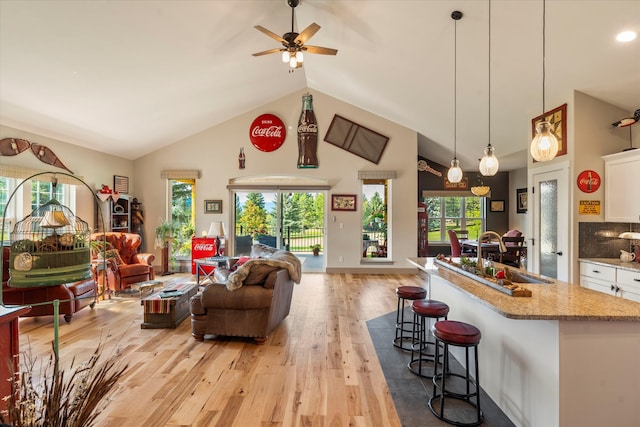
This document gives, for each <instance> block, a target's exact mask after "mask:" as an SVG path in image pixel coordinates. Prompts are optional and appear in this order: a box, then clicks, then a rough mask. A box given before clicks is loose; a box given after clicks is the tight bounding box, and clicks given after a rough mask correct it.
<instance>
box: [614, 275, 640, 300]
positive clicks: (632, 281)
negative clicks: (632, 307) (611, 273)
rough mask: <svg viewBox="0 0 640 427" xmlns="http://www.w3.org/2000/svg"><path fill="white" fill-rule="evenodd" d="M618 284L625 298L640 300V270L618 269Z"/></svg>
mask: <svg viewBox="0 0 640 427" xmlns="http://www.w3.org/2000/svg"><path fill="white" fill-rule="evenodd" d="M616 285H617V286H618V287H619V288H620V291H619V293H620V295H621V296H622V297H623V298H626V299H630V300H632V301H635V302H640V271H637V272H635V271H629V270H622V269H618V271H617V273H616Z"/></svg>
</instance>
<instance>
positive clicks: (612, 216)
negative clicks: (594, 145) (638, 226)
mask: <svg viewBox="0 0 640 427" xmlns="http://www.w3.org/2000/svg"><path fill="white" fill-rule="evenodd" d="M602 159H603V160H604V220H605V221H608V222H640V188H638V184H639V182H638V177H640V150H629V151H623V152H622V153H616V154H610V155H608V156H603V157H602Z"/></svg>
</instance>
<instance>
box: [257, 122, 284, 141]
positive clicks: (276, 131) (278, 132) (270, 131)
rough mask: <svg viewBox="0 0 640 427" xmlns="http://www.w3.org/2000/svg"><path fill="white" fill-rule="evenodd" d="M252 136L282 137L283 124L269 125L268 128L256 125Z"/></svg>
mask: <svg viewBox="0 0 640 427" xmlns="http://www.w3.org/2000/svg"><path fill="white" fill-rule="evenodd" d="M251 136H262V137H266V138H282V126H269V127H266V128H263V127H260V126H259V125H258V126H255V127H254V128H253V129H251Z"/></svg>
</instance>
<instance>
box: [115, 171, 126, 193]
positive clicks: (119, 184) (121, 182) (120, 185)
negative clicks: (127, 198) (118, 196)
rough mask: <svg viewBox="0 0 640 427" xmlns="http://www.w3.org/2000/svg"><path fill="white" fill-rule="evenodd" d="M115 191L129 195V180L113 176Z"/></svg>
mask: <svg viewBox="0 0 640 427" xmlns="http://www.w3.org/2000/svg"><path fill="white" fill-rule="evenodd" d="M113 191H115V192H117V193H122V194H129V178H128V177H126V176H120V175H113Z"/></svg>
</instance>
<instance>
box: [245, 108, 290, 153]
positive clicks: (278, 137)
mask: <svg viewBox="0 0 640 427" xmlns="http://www.w3.org/2000/svg"><path fill="white" fill-rule="evenodd" d="M286 136H287V130H286V128H285V127H284V123H283V122H282V120H280V118H279V117H278V116H274V115H273V114H262V115H260V116H258V117H256V119H255V120H254V121H253V123H251V128H250V129H249V139H250V140H251V143H252V144H253V146H254V147H256V148H257V149H258V150H260V151H266V152H269V151H275V150H277V149H278V148H280V146H281V145H282V144H283V143H284V139H285V138H286Z"/></svg>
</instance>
